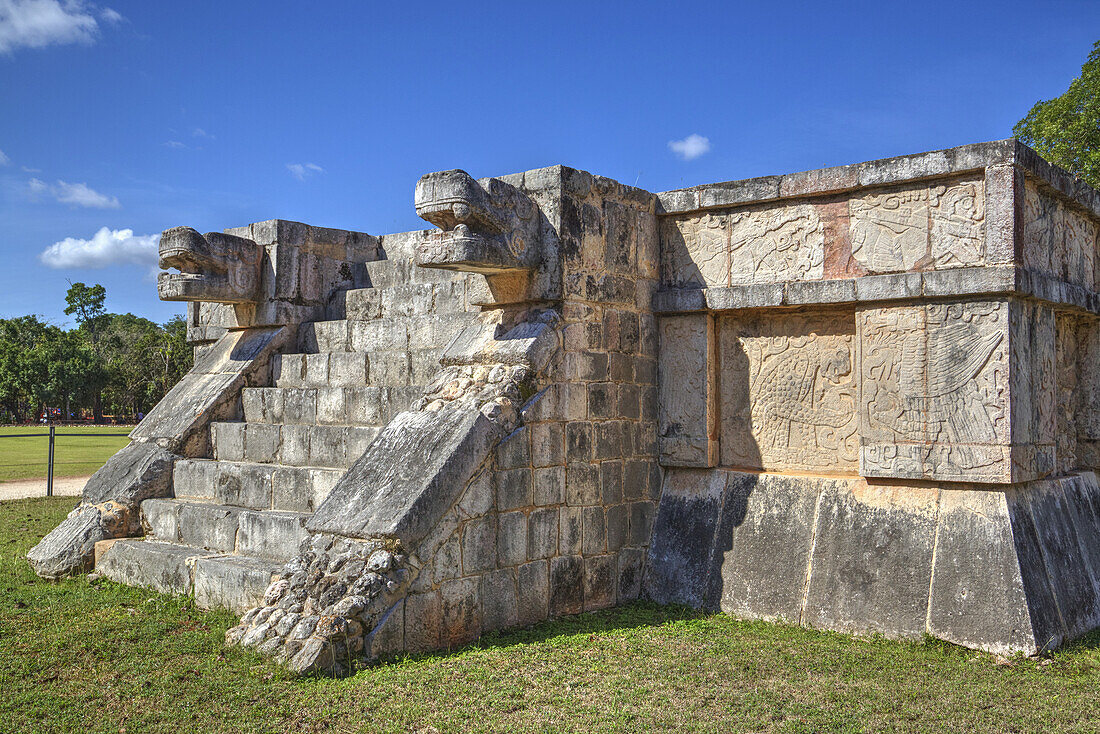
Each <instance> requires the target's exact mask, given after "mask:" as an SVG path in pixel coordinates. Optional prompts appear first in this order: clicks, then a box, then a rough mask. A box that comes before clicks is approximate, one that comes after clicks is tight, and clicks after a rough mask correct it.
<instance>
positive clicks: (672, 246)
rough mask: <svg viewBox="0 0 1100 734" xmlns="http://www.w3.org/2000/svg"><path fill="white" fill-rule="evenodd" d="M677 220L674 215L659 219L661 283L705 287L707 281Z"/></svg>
mask: <svg viewBox="0 0 1100 734" xmlns="http://www.w3.org/2000/svg"><path fill="white" fill-rule="evenodd" d="M681 219H682V217H681ZM676 221H677V220H676V219H673V218H672V217H661V218H660V219H659V220H658V234H659V236H660V238H661V283H660V285H661V287H662V288H705V287H706V285H707V281H706V279H705V278H704V277H703V273H702V271H701V270H699V266H698V265H696V264H695V261H694V260H693V259H692V257H691V253H690V252H689V251H688V247H687V242H686V240H685V239H684V233H683V231H682V230H681V229H680V227H678V226H676Z"/></svg>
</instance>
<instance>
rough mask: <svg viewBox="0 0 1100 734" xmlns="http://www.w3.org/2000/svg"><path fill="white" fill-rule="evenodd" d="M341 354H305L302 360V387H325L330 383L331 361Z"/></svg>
mask: <svg viewBox="0 0 1100 734" xmlns="http://www.w3.org/2000/svg"><path fill="white" fill-rule="evenodd" d="M338 354H339V353H336V354H329V353H328V352H321V353H320V354H303V355H300V356H301V358H302V381H301V386H302V387H324V386H325V385H328V384H330V383H329V360H330V358H331V357H334V356H338Z"/></svg>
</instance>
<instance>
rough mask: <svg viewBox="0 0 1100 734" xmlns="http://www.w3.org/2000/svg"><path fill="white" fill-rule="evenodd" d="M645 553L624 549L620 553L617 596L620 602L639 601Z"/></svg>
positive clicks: (635, 549) (639, 550) (638, 550)
mask: <svg viewBox="0 0 1100 734" xmlns="http://www.w3.org/2000/svg"><path fill="white" fill-rule="evenodd" d="M644 562H645V551H643V550H642V549H641V548H623V549H622V550H621V551H619V553H618V564H619V567H618V580H617V584H618V586H617V588H616V590H615V591H616V596H617V597H618V599H619V601H620V602H626V601H630V600H633V599H637V598H638V595H639V594H640V593H641V589H642V566H643V564H644Z"/></svg>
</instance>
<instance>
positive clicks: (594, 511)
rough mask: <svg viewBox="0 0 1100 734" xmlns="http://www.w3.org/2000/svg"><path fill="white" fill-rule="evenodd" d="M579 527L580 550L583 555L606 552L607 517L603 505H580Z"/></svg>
mask: <svg viewBox="0 0 1100 734" xmlns="http://www.w3.org/2000/svg"><path fill="white" fill-rule="evenodd" d="M581 528H582V531H581V532H582V535H581V537H582V540H581V552H582V553H583V554H584V555H585V556H593V555H597V554H600V553H606V552H607V519H606V517H605V515H604V508H603V507H599V506H596V507H582V508H581Z"/></svg>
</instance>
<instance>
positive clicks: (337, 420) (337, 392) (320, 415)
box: [284, 387, 359, 440]
mask: <svg viewBox="0 0 1100 734" xmlns="http://www.w3.org/2000/svg"><path fill="white" fill-rule="evenodd" d="M346 395H347V389H346V388H342V387H321V388H318V389H317V422H318V423H321V424H327V425H344V424H347V423H349V422H351V423H357V422H359V421H358V419H350V418H349V417H348V413H347V403H346ZM284 440H285V439H284Z"/></svg>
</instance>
